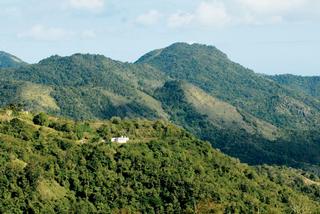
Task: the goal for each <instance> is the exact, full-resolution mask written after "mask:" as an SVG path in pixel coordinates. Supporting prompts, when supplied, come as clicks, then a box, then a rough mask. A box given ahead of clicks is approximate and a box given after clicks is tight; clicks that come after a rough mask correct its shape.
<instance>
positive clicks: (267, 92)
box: [0, 43, 320, 173]
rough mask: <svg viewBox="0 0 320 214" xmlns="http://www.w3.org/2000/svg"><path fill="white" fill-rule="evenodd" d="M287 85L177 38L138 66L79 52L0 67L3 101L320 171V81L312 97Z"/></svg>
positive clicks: (247, 157) (246, 158) (260, 160)
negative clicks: (161, 125) (118, 122)
mask: <svg viewBox="0 0 320 214" xmlns="http://www.w3.org/2000/svg"><path fill="white" fill-rule="evenodd" d="M270 78H274V80H272V79H270ZM298 79H299V78H298ZM315 79H316V78H315ZM283 82H284V81H277V80H276V77H268V76H264V75H260V74H256V73H254V72H253V71H251V70H249V69H247V68H244V67H243V66H241V65H239V64H237V63H234V62H232V61H231V60H230V59H228V57H227V56H226V55H225V54H224V53H222V52H221V51H219V50H218V49H216V48H215V47H212V46H205V45H199V44H193V45H188V44H185V43H176V44H173V45H171V46H169V47H167V48H164V49H160V50H155V51H152V52H150V53H148V54H146V55H145V56H143V57H141V58H140V59H139V60H138V61H137V62H136V63H133V64H132V63H122V62H119V61H115V60H112V59H109V58H107V57H104V56H102V55H90V54H74V55H72V56H69V57H60V56H52V57H49V58H47V59H44V60H42V61H40V62H39V63H38V64H33V65H26V66H23V67H20V68H16V69H0V83H1V84H0V106H2V107H5V106H8V105H10V104H20V105H22V106H23V109H24V110H29V111H34V112H41V111H44V112H48V113H50V114H53V115H57V116H63V117H68V118H73V119H76V120H84V119H89V120H90V119H110V118H112V117H113V116H118V117H121V118H126V117H127V118H147V119H151V120H156V119H162V120H165V121H171V122H173V123H175V124H177V125H179V126H181V127H183V128H185V129H186V130H188V131H189V132H191V133H192V134H194V135H196V136H197V137H199V138H200V139H202V140H207V141H209V142H210V143H211V144H212V145H214V147H216V148H219V149H220V150H221V151H223V152H224V153H226V154H229V155H232V156H233V157H237V158H240V159H241V160H242V161H243V162H246V163H249V164H263V163H268V164H279V165H288V166H294V167H299V168H307V169H312V171H315V172H317V173H320V168H319V164H320V155H319V154H320V147H319V137H318V136H319V134H318V133H319V131H318V130H319V124H320V99H319V98H318V97H317V95H316V93H317V88H314V87H315V86H313V85H316V84H311V83H310V82H311V81H308V82H306V85H307V86H305V87H306V88H307V87H311V88H314V90H313V92H312V93H311V92H310V93H309V92H308V91H309V89H303V88H299V87H302V86H299V87H293V86H290V87H289V86H288V85H287V84H284V83H283ZM315 82H316V81H315ZM309 83H310V85H309ZM295 84H296V83H295ZM300 85H302V84H300ZM308 85H309V86H308Z"/></svg>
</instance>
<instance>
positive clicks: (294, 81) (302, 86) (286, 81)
mask: <svg viewBox="0 0 320 214" xmlns="http://www.w3.org/2000/svg"><path fill="white" fill-rule="evenodd" d="M268 78H270V79H272V80H274V81H276V82H278V83H279V84H281V85H284V86H287V87H289V88H290V89H293V90H295V91H297V92H304V93H305V94H307V95H310V96H314V97H316V98H320V77H318V76H315V77H303V76H295V75H289V74H287V75H276V76H268Z"/></svg>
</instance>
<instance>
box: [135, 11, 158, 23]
mask: <svg viewBox="0 0 320 214" xmlns="http://www.w3.org/2000/svg"><path fill="white" fill-rule="evenodd" d="M161 17H162V14H161V13H160V12H158V11H157V10H150V11H148V12H147V13H145V14H141V15H140V16H138V17H137V18H136V22H137V23H139V24H142V25H146V26H147V25H154V24H156V23H158V21H159V20H160V19H161Z"/></svg>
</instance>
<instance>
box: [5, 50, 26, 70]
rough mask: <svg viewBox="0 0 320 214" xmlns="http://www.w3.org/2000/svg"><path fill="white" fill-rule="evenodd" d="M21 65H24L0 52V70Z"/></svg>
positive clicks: (9, 55)
mask: <svg viewBox="0 0 320 214" xmlns="http://www.w3.org/2000/svg"><path fill="white" fill-rule="evenodd" d="M23 65H26V63H25V62H23V61H22V60H21V59H19V58H18V57H16V56H13V55H11V54H9V53H6V52H3V51H0V68H17V67H20V66H23Z"/></svg>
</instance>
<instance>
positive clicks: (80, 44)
mask: <svg viewBox="0 0 320 214" xmlns="http://www.w3.org/2000/svg"><path fill="white" fill-rule="evenodd" d="M0 8H1V9H0V27H1V33H0V50H4V51H7V52H10V53H12V54H14V55H16V56H18V57H20V58H22V59H23V60H25V61H27V62H30V63H34V62H38V61H39V60H41V59H43V58H46V57H48V56H51V55H54V54H58V55H62V56H65V55H71V54H73V53H99V54H103V55H105V56H108V57H111V58H113V59H117V60H121V61H130V62H131V61H135V60H136V59H137V58H139V57H140V56H141V55H143V54H144V53H146V52H148V51H150V50H153V49H156V48H162V47H165V46H168V45H170V44H171V43H174V42H189V43H193V42H196V43H204V44H208V45H214V46H216V47H217V48H219V49H221V50H222V51H223V52H225V53H226V54H228V56H229V57H230V58H231V59H232V60H234V61H236V62H239V63H240V64H242V65H244V66H245V67H248V68H251V69H253V70H255V71H256V72H258V73H267V74H280V73H292V74H300V75H320V60H319V52H318V50H320V26H319V25H320V1H319V0H157V1H154V0H135V1H133V0H121V1H119V0H1V1H0Z"/></svg>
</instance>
